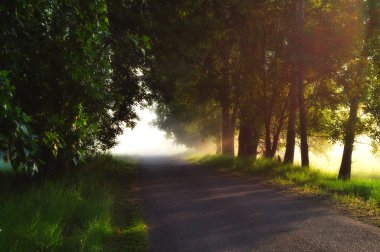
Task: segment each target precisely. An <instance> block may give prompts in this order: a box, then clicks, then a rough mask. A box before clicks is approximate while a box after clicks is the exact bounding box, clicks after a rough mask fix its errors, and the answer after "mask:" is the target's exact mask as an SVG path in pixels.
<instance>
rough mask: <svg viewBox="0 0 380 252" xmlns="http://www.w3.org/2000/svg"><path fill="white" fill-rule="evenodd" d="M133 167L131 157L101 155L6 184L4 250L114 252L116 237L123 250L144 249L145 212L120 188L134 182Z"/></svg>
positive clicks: (0, 225)
mask: <svg viewBox="0 0 380 252" xmlns="http://www.w3.org/2000/svg"><path fill="white" fill-rule="evenodd" d="M135 168H136V166H135V164H133V163H131V162H125V161H120V160H119V161H118V160H114V159H113V158H111V157H108V156H102V157H97V158H94V159H92V160H91V161H90V162H89V163H87V164H85V165H81V166H80V167H78V168H76V169H75V170H72V171H71V172H69V173H67V174H66V175H65V176H63V177H58V178H55V179H53V180H49V181H45V182H44V183H42V184H35V185H25V184H24V185H21V188H20V186H18V185H17V184H15V182H12V183H11V185H10V186H9V187H6V186H5V185H4V184H6V183H2V188H1V189H2V190H1V194H0V204H1V206H2V207H1V209H0V234H1V235H0V250H2V251H57V250H58V251H110V249H112V248H115V247H117V246H118V244H114V241H115V239H116V238H117V239H116V240H117V241H118V242H121V244H122V245H123V247H122V248H120V250H122V249H124V248H130V249H131V251H144V250H145V248H146V244H147V239H146V227H145V224H144V222H143V219H142V215H141V213H140V210H139V209H138V208H137V207H136V205H135V203H134V202H133V201H131V200H130V199H129V198H128V197H130V195H129V194H127V193H128V191H127V190H125V189H123V190H121V189H120V188H119V186H122V187H124V188H130V187H131V185H132V183H134V182H135V179H136V172H135ZM4 179H11V178H9V177H5V178H4ZM3 182H4V181H3ZM121 192H122V193H123V200H122V201H123V203H122V205H123V207H124V208H123V209H121V211H123V212H124V215H123V218H124V219H126V221H127V222H123V223H122V224H121V225H120V223H118V222H117V221H116V219H115V215H114V210H115V208H118V207H120V206H119V205H118V202H116V199H115V194H118V193H121ZM125 207H126V208H125ZM126 210H127V211H130V213H128V212H126ZM120 230H123V231H122V233H121V234H120ZM131 237H133V238H131ZM130 240H133V241H130ZM135 248H137V250H134V249H135Z"/></svg>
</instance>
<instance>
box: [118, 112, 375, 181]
mask: <svg viewBox="0 0 380 252" xmlns="http://www.w3.org/2000/svg"><path fill="white" fill-rule="evenodd" d="M138 114H139V117H140V121H139V122H138V123H137V125H136V127H135V128H134V129H132V130H131V129H125V130H124V133H123V134H122V135H121V136H119V137H118V142H119V144H118V145H117V146H116V147H115V148H113V149H112V150H111V153H113V154H128V155H150V156H152V155H174V154H179V153H183V152H186V151H188V150H189V149H187V148H186V147H185V146H183V145H177V144H175V143H174V140H172V139H167V138H166V136H165V133H164V132H163V131H160V130H159V129H157V128H156V127H154V126H153V125H152V122H153V120H154V119H155V118H156V115H155V114H154V112H152V111H151V110H150V109H138ZM321 149H322V150H324V151H323V152H324V153H319V154H315V153H313V152H312V153H310V163H311V165H312V166H313V167H315V168H318V169H321V170H324V171H327V172H332V173H337V172H338V170H339V165H340V161H341V157H342V152H343V146H342V145H341V144H335V145H332V146H321ZM205 154H213V151H210V150H209V153H205ZM295 159H296V162H300V153H299V148H297V149H296V154H295ZM352 174H353V176H354V177H373V178H380V159H379V158H377V157H375V156H374V155H373V154H372V153H371V146H370V141H369V139H368V138H367V137H359V138H358V139H357V143H356V144H355V151H354V153H353V166H352Z"/></svg>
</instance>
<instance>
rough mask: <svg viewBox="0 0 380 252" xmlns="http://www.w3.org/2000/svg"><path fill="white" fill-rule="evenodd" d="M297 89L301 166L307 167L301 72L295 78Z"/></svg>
mask: <svg viewBox="0 0 380 252" xmlns="http://www.w3.org/2000/svg"><path fill="white" fill-rule="evenodd" d="M297 83H298V85H297V87H298V109H299V111H298V113H299V121H300V138H301V164H302V166H304V167H309V145H308V142H307V121H306V109H305V99H304V87H303V78H302V72H299V73H298V77H297Z"/></svg>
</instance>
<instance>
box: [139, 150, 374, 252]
mask: <svg viewBox="0 0 380 252" xmlns="http://www.w3.org/2000/svg"><path fill="white" fill-rule="evenodd" d="M141 161H142V164H143V167H142V172H141V187H142V197H143V207H144V213H145V217H146V221H147V224H148V228H149V236H150V251H165V252H171V251H196V252H198V251H355V252H356V251H380V229H379V228H376V227H373V226H369V225H366V224H363V223H360V222H358V221H356V220H352V219H350V218H348V217H345V216H342V215H340V214H337V213H335V212H333V211H331V210H328V209H326V208H324V207H322V206H320V205H319V204H318V202H315V201H314V200H312V199H306V198H304V197H300V196H296V195H291V194H286V193H283V192H279V191H276V190H275V189H273V188H271V187H269V186H266V185H262V184H259V183H255V182H252V180H248V179H244V178H236V177H232V176H229V175H225V174H220V173H217V172H213V171H208V170H206V169H203V168H200V167H197V166H195V165H191V164H189V163H187V162H185V161H183V160H180V159H176V158H168V157H162V158H145V159H142V160H141Z"/></svg>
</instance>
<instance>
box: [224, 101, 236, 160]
mask: <svg viewBox="0 0 380 252" xmlns="http://www.w3.org/2000/svg"><path fill="white" fill-rule="evenodd" d="M222 154H223V155H228V156H233V155H234V134H233V133H232V130H231V117H230V106H229V104H228V103H226V102H224V103H223V104H222Z"/></svg>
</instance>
